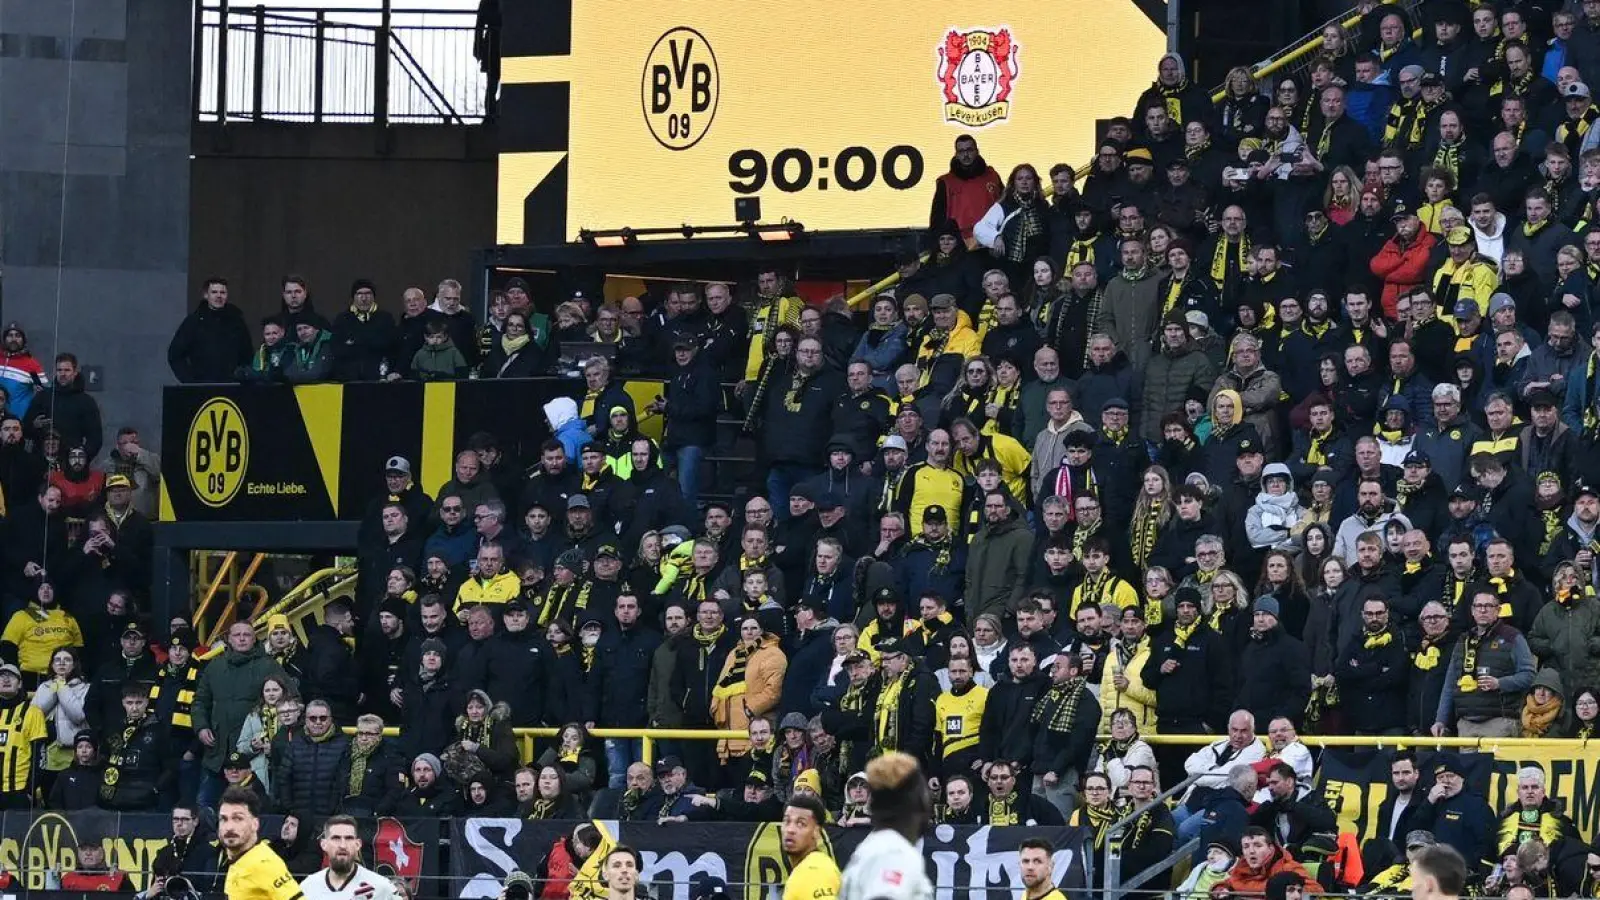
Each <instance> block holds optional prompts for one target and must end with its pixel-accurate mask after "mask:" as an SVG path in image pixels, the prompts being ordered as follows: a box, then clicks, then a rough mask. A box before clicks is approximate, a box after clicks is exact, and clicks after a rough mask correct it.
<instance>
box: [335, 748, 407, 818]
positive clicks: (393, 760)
mask: <svg viewBox="0 0 1600 900" xmlns="http://www.w3.org/2000/svg"><path fill="white" fill-rule="evenodd" d="M350 760H351V765H352V766H353V765H354V760H355V747H353V746H352V747H351V748H350ZM346 771H350V770H349V769H347V770H346ZM408 774H409V766H408V765H407V761H406V760H404V759H401V758H400V748H399V745H398V744H397V743H396V742H395V741H393V740H390V739H389V738H384V739H383V740H382V741H380V742H379V743H378V746H377V748H376V749H374V750H373V751H372V753H371V754H370V755H369V756H368V757H367V763H366V768H364V769H363V770H362V775H361V789H360V791H359V792H357V793H354V794H352V793H350V781H349V778H346V779H345V780H344V781H341V782H340V785H341V786H342V793H344V794H346V796H345V798H344V799H343V800H342V801H340V803H339V811H340V812H342V813H344V814H345V815H350V816H371V815H376V814H377V811H378V807H379V806H380V805H382V804H383V802H384V801H385V800H386V799H388V798H390V797H394V796H398V795H399V794H400V792H402V791H404V790H405V786H406V777H407V775H408Z"/></svg>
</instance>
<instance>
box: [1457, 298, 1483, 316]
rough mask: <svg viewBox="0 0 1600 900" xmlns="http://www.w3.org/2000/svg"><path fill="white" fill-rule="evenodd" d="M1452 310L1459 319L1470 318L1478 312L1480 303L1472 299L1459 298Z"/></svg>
mask: <svg viewBox="0 0 1600 900" xmlns="http://www.w3.org/2000/svg"><path fill="white" fill-rule="evenodd" d="M1451 312H1452V313H1454V314H1455V317H1456V318H1458V319H1470V318H1472V317H1474V316H1476V315H1477V314H1478V304H1477V303H1474V302H1473V301H1471V300H1457V301H1456V305H1455V308H1454V309H1452V310H1451Z"/></svg>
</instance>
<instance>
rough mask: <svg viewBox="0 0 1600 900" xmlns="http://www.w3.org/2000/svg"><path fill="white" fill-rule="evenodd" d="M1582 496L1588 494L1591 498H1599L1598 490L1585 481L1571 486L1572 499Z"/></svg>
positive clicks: (1599, 490) (1599, 489) (1599, 491)
mask: <svg viewBox="0 0 1600 900" xmlns="http://www.w3.org/2000/svg"><path fill="white" fill-rule="evenodd" d="M1584 494H1588V495H1589V496H1591V497H1600V488H1597V487H1595V486H1594V485H1592V484H1590V483H1589V482H1587V481H1579V482H1578V483H1576V484H1574V485H1573V486H1572V496H1573V497H1574V498H1577V497H1581V496H1583V495H1584Z"/></svg>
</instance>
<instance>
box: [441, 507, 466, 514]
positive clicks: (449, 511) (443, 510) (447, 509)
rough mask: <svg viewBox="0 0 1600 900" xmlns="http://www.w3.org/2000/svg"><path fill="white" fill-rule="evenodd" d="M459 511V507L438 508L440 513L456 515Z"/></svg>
mask: <svg viewBox="0 0 1600 900" xmlns="http://www.w3.org/2000/svg"><path fill="white" fill-rule="evenodd" d="M461 510H462V508H461V507H459V506H441V507H439V511H440V512H447V513H458V512H461Z"/></svg>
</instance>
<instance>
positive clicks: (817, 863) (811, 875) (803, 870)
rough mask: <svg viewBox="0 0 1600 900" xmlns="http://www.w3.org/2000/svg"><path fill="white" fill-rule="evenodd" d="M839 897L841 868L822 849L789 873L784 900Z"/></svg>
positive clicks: (785, 884)
mask: <svg viewBox="0 0 1600 900" xmlns="http://www.w3.org/2000/svg"><path fill="white" fill-rule="evenodd" d="M838 896H839V866H838V865H837V864H835V863H834V861H833V858H832V857H830V856H828V854H827V852H826V851H824V850H823V849H821V848H820V847H819V848H817V849H816V850H813V851H811V852H810V853H807V854H806V858H805V859H802V860H800V864H799V865H797V866H795V867H794V871H793V872H790V873H789V880H788V881H787V882H785V883H784V886H783V900H834V898H835V897H838Z"/></svg>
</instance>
